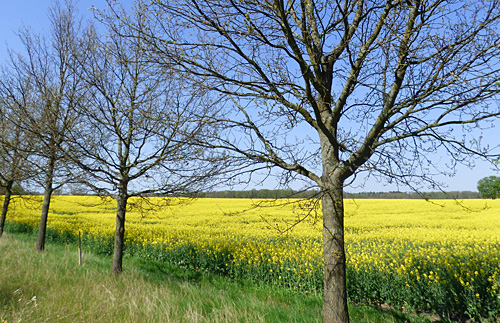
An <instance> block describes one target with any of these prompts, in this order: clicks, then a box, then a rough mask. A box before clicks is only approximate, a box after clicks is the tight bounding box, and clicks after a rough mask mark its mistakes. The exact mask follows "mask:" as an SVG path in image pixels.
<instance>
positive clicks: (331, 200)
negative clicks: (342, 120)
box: [321, 137, 349, 323]
mask: <svg viewBox="0 0 500 323" xmlns="http://www.w3.org/2000/svg"><path fill="white" fill-rule="evenodd" d="M321 139H322V140H321V149H322V158H323V176H322V178H321V181H322V187H321V189H322V193H323V195H322V199H321V203H322V209H323V262H324V291H323V308H322V310H321V320H322V322H324V323H330V322H335V323H348V322H349V312H348V308H347V284H346V256H345V250H344V197H343V191H344V187H343V184H344V182H343V180H342V176H343V174H342V169H341V166H339V164H338V163H336V160H337V158H336V154H335V151H334V148H333V147H332V146H331V145H330V143H329V141H328V140H327V139H326V138H324V137H322V138H321Z"/></svg>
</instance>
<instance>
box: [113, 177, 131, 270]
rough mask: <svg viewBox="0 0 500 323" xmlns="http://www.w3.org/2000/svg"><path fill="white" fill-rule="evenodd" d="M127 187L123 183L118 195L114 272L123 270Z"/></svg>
mask: <svg viewBox="0 0 500 323" xmlns="http://www.w3.org/2000/svg"><path fill="white" fill-rule="evenodd" d="M127 200H128V195H127V189H126V184H121V185H120V188H119V189H118V196H117V197H116V204H117V208H116V229H115V246H114V250H113V269H112V270H113V273H115V274H119V273H121V272H122V259H123V246H124V243H125V241H124V240H125V213H126V211H127Z"/></svg>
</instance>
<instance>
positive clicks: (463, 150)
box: [115, 0, 500, 322]
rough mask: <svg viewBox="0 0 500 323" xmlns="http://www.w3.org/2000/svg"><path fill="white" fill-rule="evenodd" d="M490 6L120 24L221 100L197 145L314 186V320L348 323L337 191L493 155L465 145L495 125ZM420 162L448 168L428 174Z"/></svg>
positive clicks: (301, 5) (182, 9) (422, 177)
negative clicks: (318, 269)
mask: <svg viewBox="0 0 500 323" xmlns="http://www.w3.org/2000/svg"><path fill="white" fill-rule="evenodd" d="M499 5H500V4H499V2H498V1H496V0H495V1H486V0H484V1H481V0H479V1H444V0H413V1H395V0H380V1H378V0H377V1H375V0H372V1H363V0H346V1H340V0H338V1H335V0H328V1H327V0H325V1H322V0H315V1H313V0H262V1H254V0H240V1H235V0H229V1H220V0H205V1H198V0H172V1H156V0H153V1H147V3H146V2H143V1H139V2H138V3H137V5H136V8H135V9H136V11H137V12H139V13H140V14H141V15H142V16H141V18H140V19H137V20H135V21H131V22H133V23H131V24H130V25H131V26H132V27H134V28H136V30H138V31H140V38H141V40H142V41H144V42H146V43H147V46H149V48H151V49H152V50H154V51H155V52H156V55H157V56H156V59H157V60H158V61H159V62H162V60H164V61H165V62H167V63H168V64H171V62H172V61H175V62H176V63H177V66H178V68H179V69H181V70H182V71H183V72H186V73H189V75H191V78H192V80H193V81H194V82H198V80H199V79H200V78H201V79H202V80H203V84H202V85H204V86H205V87H206V88H208V89H210V90H213V91H217V92H219V93H221V94H223V95H225V96H226V97H227V99H228V102H231V103H232V106H233V109H231V110H229V111H227V112H226V114H225V116H223V117H220V118H219V119H218V120H216V121H217V122H219V124H221V125H224V126H226V129H227V132H226V133H224V135H223V136H219V137H214V138H206V139H209V141H210V143H211V144H210V145H207V147H213V148H217V149H225V150H226V151H227V153H228V155H229V154H232V155H233V156H235V157H238V158H241V157H242V156H243V157H245V158H247V159H248V160H251V161H253V162H254V163H255V164H264V165H268V166H275V167H277V168H280V169H282V170H283V171H284V173H283V174H285V175H286V176H290V177H289V178H293V176H292V175H293V174H298V175H301V176H303V177H305V178H307V179H308V180H310V181H311V182H313V183H315V184H316V185H317V186H318V187H319V188H320V189H321V193H322V197H321V202H322V208H323V247H324V254H323V257H324V298H323V299H324V303H323V310H322V319H323V321H324V322H348V321H349V317H348V310H347V291H346V270H345V263H346V261H345V252H344V206H343V190H344V188H345V187H346V186H347V185H349V184H350V183H351V181H352V180H353V179H354V178H355V177H356V175H357V174H359V173H361V172H370V173H371V174H374V175H376V174H378V175H380V176H383V177H386V178H388V179H389V180H390V181H395V182H397V183H401V184H405V185H406V184H408V185H412V187H415V188H419V186H418V185H417V184H418V183H428V184H430V185H437V184H438V183H437V182H436V181H435V180H434V178H433V176H432V174H435V173H441V172H445V173H446V172H449V171H450V170H451V172H453V169H454V166H455V165H456V164H457V163H464V164H469V162H470V161H473V160H474V159H475V158H486V159H487V160H491V159H492V158H493V157H495V156H493V152H494V151H491V150H488V149H486V148H485V147H482V145H481V142H480V140H479V136H480V134H481V131H482V129H483V128H484V127H488V126H489V125H492V124H489V122H496V121H497V120H498V116H499V115H500V111H499V107H498V104H497V101H496V100H497V99H498V91H499V89H498V87H497V86H496V83H497V82H498V81H499V77H500V71H499V68H500V64H499V62H498V58H499V57H500V56H499V54H500V53H499V52H500V46H499V45H500V38H499V33H498V31H499V30H500V28H499V27H500V26H499V19H500V18H499ZM115 14H116V15H117V16H120V21H124V20H125V18H124V17H123V13H122V12H118V11H116V12H115ZM235 133H236V134H235ZM432 154H443V155H445V154H447V155H448V156H449V160H450V165H447V166H446V167H445V168H446V169H439V168H437V169H435V168H434V166H433V162H432V159H431V158H430V157H429V156H430V155H432ZM497 156H498V155H497ZM415 183H417V184H415ZM422 185H423V184H422ZM426 185H427V184H426Z"/></svg>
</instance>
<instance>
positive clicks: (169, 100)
mask: <svg viewBox="0 0 500 323" xmlns="http://www.w3.org/2000/svg"><path fill="white" fill-rule="evenodd" d="M123 28H124V26H122V25H121V24H120V23H119V22H118V23H110V24H109V25H108V26H107V29H108V33H107V34H106V35H104V36H100V35H98V34H97V33H96V31H95V29H93V28H91V29H89V31H88V33H87V36H86V37H85V38H86V40H85V42H86V44H87V47H86V48H85V50H84V51H83V52H82V55H81V56H80V59H81V62H82V66H81V71H82V77H83V78H84V80H85V82H86V85H87V87H88V93H89V100H88V101H87V102H86V104H85V105H84V106H82V110H81V112H80V113H81V116H82V118H83V119H82V120H83V123H84V124H85V125H86V126H82V127H79V128H78V129H75V130H76V131H75V132H74V133H73V138H74V141H75V142H76V143H77V144H78V146H79V148H78V150H79V151H81V154H82V155H81V157H82V158H81V159H80V163H79V164H80V166H81V167H82V168H83V169H84V170H85V171H86V172H87V174H88V176H89V178H88V179H87V180H86V181H84V182H86V183H87V184H88V185H89V186H90V187H91V188H92V189H93V190H94V191H96V192H98V193H99V194H101V195H105V196H110V197H112V198H114V199H115V200H116V202H117V210H116V228H115V236H114V240H115V243H114V252H113V265H112V271H113V272H114V273H120V272H122V258H123V248H124V242H125V216H126V212H127V208H128V207H130V198H131V197H143V196H150V195H152V194H155V195H161V196H177V195H179V194H181V193H186V192H192V191H195V190H199V189H201V188H202V187H203V186H202V185H204V184H206V183H208V182H210V176H209V175H210V174H213V173H214V172H215V171H217V170H218V167H217V164H213V163H211V162H209V159H207V158H208V157H209V156H208V155H207V154H204V153H203V151H202V150H200V149H199V148H196V147H193V146H192V145H191V144H190V143H191V141H193V140H194V138H196V137H197V136H200V135H201V134H205V133H212V132H213V130H214V129H213V128H208V127H207V123H206V121H205V119H206V118H207V117H206V116H204V115H205V113H207V114H208V113H209V112H210V111H211V110H212V109H213V107H212V106H211V105H210V103H211V102H210V100H209V98H208V97H207V96H206V95H204V93H203V92H199V91H196V90H195V89H193V88H185V87H184V84H183V82H182V78H181V75H178V74H176V73H173V72H172V71H171V70H169V69H168V68H158V66H157V65H156V64H152V63H150V62H149V61H148V56H147V54H148V52H147V48H146V47H145V44H144V43H143V42H142V41H140V40H139V38H137V37H122V36H120V34H123V33H125V30H123ZM164 202H165V201H164Z"/></svg>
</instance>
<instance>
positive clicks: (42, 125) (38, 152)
mask: <svg viewBox="0 0 500 323" xmlns="http://www.w3.org/2000/svg"><path fill="white" fill-rule="evenodd" d="M49 18H50V21H51V26H52V31H51V34H50V38H49V39H46V38H44V37H43V36H41V35H36V34H34V33H32V32H31V31H30V30H29V29H28V28H25V29H24V30H22V31H21V32H20V33H19V37H20V39H21V41H22V43H23V45H24V50H25V52H24V53H22V54H21V53H19V54H17V55H14V54H11V66H12V68H11V73H12V75H13V77H15V78H17V79H18V80H19V82H28V83H27V85H26V86H24V87H23V88H19V89H20V90H21V91H22V92H21V93H15V92H11V93H10V95H9V100H10V102H11V103H12V104H13V105H15V108H14V111H15V112H16V114H17V115H16V117H15V119H16V120H18V123H17V124H16V126H17V127H19V128H20V129H22V131H25V132H27V133H29V136H30V138H31V140H32V144H33V146H32V154H31V157H30V160H31V164H32V165H33V166H35V167H36V168H37V171H36V172H37V174H38V175H39V176H38V177H37V178H36V180H37V182H38V183H39V184H40V185H41V186H42V187H43V191H44V198H43V205H42V212H41V218H40V227H39V231H38V240H37V243H36V250H37V251H43V250H44V249H45V232H46V228H47V218H48V212H49V208H50V199H51V196H52V193H53V192H54V191H55V190H56V189H59V188H60V187H61V186H62V185H63V184H64V183H66V182H68V181H69V180H70V179H71V178H72V175H73V170H72V169H70V167H71V164H70V163H69V161H70V159H69V158H68V156H67V153H68V152H71V151H72V150H71V149H69V147H68V140H67V139H68V138H67V134H68V131H69V130H70V129H71V128H72V127H75V126H76V124H77V115H76V112H77V107H78V106H79V105H80V104H82V102H83V101H82V98H83V97H82V91H81V87H80V84H81V82H80V77H79V76H78V74H77V73H76V72H75V69H74V66H75V58H74V52H75V51H76V43H75V40H76V39H77V34H78V29H79V22H78V21H77V20H76V18H75V8H74V6H73V4H72V3H71V2H69V1H68V2H67V3H66V6H65V7H62V6H61V5H60V4H59V3H55V4H54V5H53V7H52V8H51V10H50V12H49Z"/></svg>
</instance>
